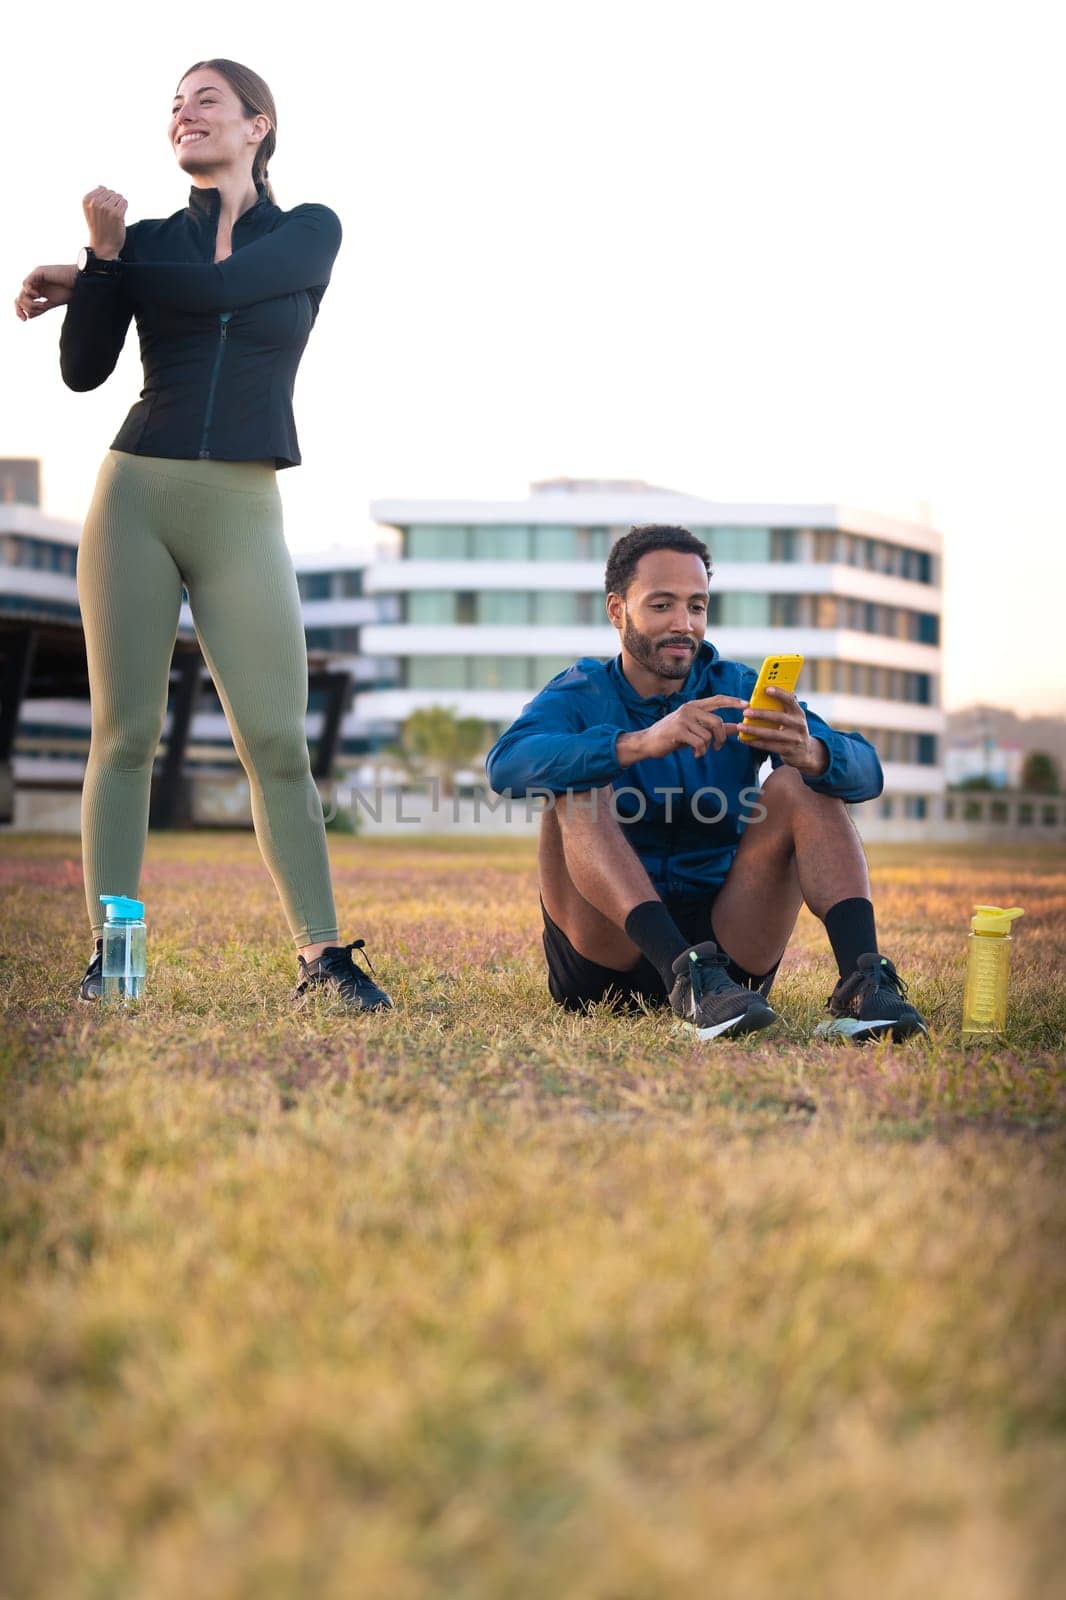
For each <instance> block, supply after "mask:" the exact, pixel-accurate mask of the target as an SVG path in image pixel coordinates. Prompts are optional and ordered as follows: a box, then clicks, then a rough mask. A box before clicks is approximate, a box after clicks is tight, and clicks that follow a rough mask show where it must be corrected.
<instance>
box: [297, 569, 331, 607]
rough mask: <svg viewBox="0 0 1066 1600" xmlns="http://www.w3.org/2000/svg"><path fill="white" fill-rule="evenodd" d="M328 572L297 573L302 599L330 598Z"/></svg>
mask: <svg viewBox="0 0 1066 1600" xmlns="http://www.w3.org/2000/svg"><path fill="white" fill-rule="evenodd" d="M329 580H330V574H329V573H328V572H301V573H298V574H297V578H296V586H297V588H298V589H299V591H300V599H301V600H328V599H329Z"/></svg>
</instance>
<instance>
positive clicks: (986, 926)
mask: <svg viewBox="0 0 1066 1600" xmlns="http://www.w3.org/2000/svg"><path fill="white" fill-rule="evenodd" d="M974 910H975V911H976V912H977V915H976V917H973V918H972V919H971V926H972V927H973V931H974V933H996V934H999V935H1000V936H1001V937H1002V935H1003V934H1005V933H1010V930H1011V923H1012V922H1013V921H1014V919H1015V917H1024V916H1025V912H1024V911H1023V910H1022V908H1021V906H1011V907H1010V910H1009V911H1001V910H1000V908H999V906H974Z"/></svg>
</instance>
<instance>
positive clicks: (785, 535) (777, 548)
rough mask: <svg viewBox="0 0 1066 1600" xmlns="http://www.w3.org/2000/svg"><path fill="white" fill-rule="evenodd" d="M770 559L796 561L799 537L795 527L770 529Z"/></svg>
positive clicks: (797, 558)
mask: <svg viewBox="0 0 1066 1600" xmlns="http://www.w3.org/2000/svg"><path fill="white" fill-rule="evenodd" d="M770 560H771V561H798V560H799V538H798V536H797V534H796V530H795V528H773V529H771V531H770Z"/></svg>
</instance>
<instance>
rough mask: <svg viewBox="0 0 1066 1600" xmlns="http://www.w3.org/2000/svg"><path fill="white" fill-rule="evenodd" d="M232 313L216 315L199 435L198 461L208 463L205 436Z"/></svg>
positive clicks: (212, 410)
mask: <svg viewBox="0 0 1066 1600" xmlns="http://www.w3.org/2000/svg"><path fill="white" fill-rule="evenodd" d="M232 315H233V312H232V311H220V312H219V314H218V323H219V328H218V349H217V350H216V351H215V363H214V366H213V367H212V368H211V381H210V383H209V384H208V386H207V405H206V406H205V408H204V431H203V433H202V434H201V435H200V460H201V461H208V460H210V457H211V452H210V450H209V449H208V448H207V435H208V432H209V430H210V427H211V418H212V417H213V416H214V413H215V390H216V389H217V388H218V375H219V372H220V371H221V369H222V357H223V356H224V355H225V353H226V329H227V327H228V326H229V319H230V317H232Z"/></svg>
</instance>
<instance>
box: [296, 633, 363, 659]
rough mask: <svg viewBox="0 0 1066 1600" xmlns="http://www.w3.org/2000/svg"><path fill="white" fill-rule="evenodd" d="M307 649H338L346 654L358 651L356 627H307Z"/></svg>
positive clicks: (354, 653) (355, 653) (356, 653)
mask: <svg viewBox="0 0 1066 1600" xmlns="http://www.w3.org/2000/svg"><path fill="white" fill-rule="evenodd" d="M306 633H307V648H308V649H309V650H340V651H343V652H344V653H345V654H346V655H358V653H359V629H358V628H308V629H306Z"/></svg>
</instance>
